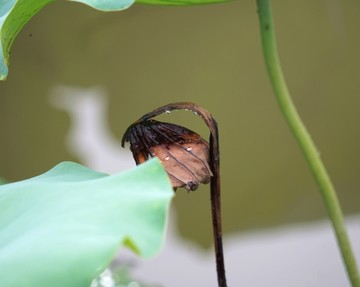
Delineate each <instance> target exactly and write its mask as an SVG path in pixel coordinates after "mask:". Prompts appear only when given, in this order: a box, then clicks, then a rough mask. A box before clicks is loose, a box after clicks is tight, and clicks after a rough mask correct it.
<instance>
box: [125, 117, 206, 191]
mask: <svg viewBox="0 0 360 287" xmlns="http://www.w3.org/2000/svg"><path fill="white" fill-rule="evenodd" d="M125 141H126V142H127V141H128V142H130V149H131V151H132V152H133V156H134V159H135V161H136V163H137V164H140V163H142V162H144V161H146V160H147V159H149V157H154V156H156V157H158V158H159V159H160V161H161V162H162V164H163V165H164V167H165V170H166V171H167V173H168V174H169V177H170V180H171V183H172V185H173V187H174V188H175V189H176V188H177V187H185V188H186V189H187V190H189V191H190V190H196V189H197V188H198V186H199V184H200V183H205V184H206V183H209V181H210V177H211V176H212V173H211V170H210V167H209V164H208V161H209V144H208V143H207V142H206V141H205V140H204V139H203V138H202V137H201V136H200V135H198V134H197V133H195V132H193V131H191V130H189V129H187V128H185V127H182V126H179V125H176V124H170V123H163V122H158V121H155V120H147V121H140V122H137V123H135V124H133V125H132V126H130V127H129V129H128V130H127V131H126V133H125V135H124V137H123V143H124V142H125Z"/></svg>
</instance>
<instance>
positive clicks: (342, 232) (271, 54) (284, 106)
mask: <svg viewBox="0 0 360 287" xmlns="http://www.w3.org/2000/svg"><path fill="white" fill-rule="evenodd" d="M257 7H258V14H259V20H260V33H261V40H262V48H263V53H264V57H265V62H266V67H267V71H268V74H269V77H270V80H271V84H272V87H273V89H274V93H275V96H276V100H277V102H278V104H279V106H280V109H281V112H282V113H283V116H284V117H285V120H286V122H287V123H288V125H289V127H290V129H291V131H292V133H293V134H294V136H295V139H296V140H297V142H298V144H299V145H300V148H301V150H302V152H303V154H304V156H305V159H306V161H307V163H308V165H309V167H310V170H311V172H312V173H313V175H314V177H315V180H316V182H317V184H318V186H319V188H320V191H321V195H322V198H323V200H324V203H325V206H326V209H327V212H328V216H329V218H330V220H331V222H332V225H333V228H334V231H335V234H336V238H337V242H338V245H339V248H340V250H341V254H342V258H343V261H344V264H345V267H346V270H347V273H348V276H349V279H350V281H351V283H352V286H353V287H360V276H359V271H358V268H357V265H356V260H355V257H354V255H353V252H352V248H351V244H350V241H349V238H348V235H347V232H346V228H345V224H344V218H343V214H342V211H341V207H340V204H339V200H338V198H337V195H336V192H335V189H334V187H333V185H332V183H331V180H330V177H329V175H328V174H327V172H326V169H325V167H324V164H323V163H322V161H321V158H320V156H319V153H318V151H317V149H316V147H315V144H314V143H313V141H312V139H311V137H310V135H309V133H308V132H307V130H306V127H305V125H304V124H303V122H302V120H301V118H300V116H299V114H298V112H297V111H296V108H295V106H294V103H293V101H292V99H291V97H290V93H289V91H288V88H287V86H286V82H285V79H284V75H283V73H282V69H281V66H280V61H279V57H278V52H277V47H276V40H275V32H274V24H273V20H272V12H271V4H270V0H257Z"/></svg>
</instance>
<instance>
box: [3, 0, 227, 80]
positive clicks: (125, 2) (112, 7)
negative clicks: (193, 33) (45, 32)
mask: <svg viewBox="0 0 360 287" xmlns="http://www.w3.org/2000/svg"><path fill="white" fill-rule="evenodd" d="M53 1H55V0H0V80H5V79H6V77H7V75H8V66H9V58H10V48H11V46H12V43H13V42H14V40H15V37H16V36H17V34H18V33H19V32H20V30H21V29H22V28H23V27H24V25H25V24H26V23H27V22H28V21H29V20H30V19H31V18H32V17H33V16H34V15H35V14H36V13H37V12H39V11H40V10H41V9H42V8H43V7H44V6H46V5H47V4H49V3H51V2H53ZM70 1H74V2H80V3H83V4H86V5H89V6H91V7H93V8H95V9H98V10H102V11H119V10H124V9H126V8H129V7H130V6H131V5H132V4H133V3H134V2H135V0H70ZM229 1H232V0H136V2H137V3H142V4H152V5H199V4H212V3H222V2H229ZM64 16H66V15H64Z"/></svg>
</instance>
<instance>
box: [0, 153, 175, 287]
mask: <svg viewBox="0 0 360 287" xmlns="http://www.w3.org/2000/svg"><path fill="white" fill-rule="evenodd" d="M173 194H174V192H173V190H172V187H171V185H170V181H169V179H168V176H167V174H166V172H165V171H164V169H163V167H162V165H161V163H160V162H159V161H158V160H157V159H153V160H151V161H148V162H146V163H144V164H142V165H139V166H138V167H136V168H134V169H132V170H129V171H127V172H124V173H121V174H116V175H107V174H104V173H99V172H96V171H93V170H90V169H88V168H85V167H83V166H81V165H79V164H76V163H72V162H64V163H60V164H59V165H57V166H55V167H54V168H53V169H51V170H50V171H48V172H46V173H44V174H42V175H40V176H37V177H34V178H31V179H28V180H24V181H20V182H16V183H10V184H4V185H1V186H0V266H1V268H0V278H1V279H0V285H1V286H11V287H20V286H21V287H30V286H31V287H35V286H36V287H39V286H47V287H60V286H61V287H64V286H66V287H75V286H76V287H80V286H81V287H89V286H90V283H91V281H92V279H94V278H95V277H97V276H98V275H99V274H100V273H101V272H102V271H103V270H105V268H106V267H107V266H108V265H109V263H110V262H111V261H112V259H113V258H114V256H115V255H116V253H117V251H118V249H119V248H120V246H122V245H125V246H127V247H129V248H131V249H132V250H134V251H135V252H136V253H137V254H139V255H140V256H143V257H150V256H153V255H154V254H156V253H157V252H158V251H159V250H160V248H161V245H162V243H163V239H164V229H165V225H166V218H167V211H168V208H169V203H170V200H171V198H172V196H173Z"/></svg>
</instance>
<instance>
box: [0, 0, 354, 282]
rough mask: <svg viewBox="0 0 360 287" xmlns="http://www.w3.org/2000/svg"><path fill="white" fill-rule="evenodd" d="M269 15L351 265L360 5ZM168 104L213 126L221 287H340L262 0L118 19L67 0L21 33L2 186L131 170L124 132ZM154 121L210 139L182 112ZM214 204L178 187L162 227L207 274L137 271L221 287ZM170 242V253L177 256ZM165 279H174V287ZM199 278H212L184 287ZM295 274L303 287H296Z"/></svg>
mask: <svg viewBox="0 0 360 287" xmlns="http://www.w3.org/2000/svg"><path fill="white" fill-rule="evenodd" d="M273 10H274V16H275V24H276V28H277V36H278V42H279V43H278V44H279V50H280V53H281V60H282V64H283V68H284V72H285V74H286V78H287V81H288V84H289V88H290V91H291V93H292V96H293V97H294V100H295V103H296V105H297V107H298V109H299V112H300V114H301V116H302V117H303V120H304V122H305V123H306V125H307V127H308V128H309V130H310V133H311V135H312V137H313V139H314V141H315V142H316V144H317V146H318V149H319V152H320V153H321V156H322V158H323V160H324V162H325V164H326V166H327V168H328V171H329V173H330V175H331V177H332V180H333V182H334V185H335V187H336V189H337V191H338V195H339V198H340V201H341V204H342V206H343V210H344V212H345V214H346V215H347V216H348V218H349V220H350V222H351V230H352V231H351V232H352V233H351V234H352V240H353V242H354V248H355V249H356V250H357V254H358V256H359V257H360V255H359V254H360V250H359V245H360V244H359V242H360V231H359V230H360V219H359V214H360V192H359V190H360V153H359V151H358V149H359V146H360V128H359V126H360V113H359V107H360V97H359V96H358V95H359V93H360V68H359V67H360V57H359V54H358V51H359V50H360V38H359V36H358V31H359V26H360V18H359V17H358V15H359V12H360V3H358V2H354V1H349V0H346V1H345V0H343V1H340V0H328V1H316V2H314V1H308V0H306V1H301V2H295V1H286V2H284V1H273ZM176 101H192V102H196V103H197V104H200V105H202V106H204V107H205V108H207V109H208V110H209V111H211V112H212V113H213V115H214V116H215V118H216V119H217V121H218V123H219V128H220V145H221V168H222V171H221V173H222V188H223V199H222V203H223V229H224V234H225V236H226V238H225V241H228V242H229V243H228V244H227V245H228V246H231V247H226V248H228V254H227V256H228V258H229V261H230V263H229V264H228V266H229V267H228V273H229V274H228V276H229V283H231V282H233V283H235V282H236V283H237V282H242V283H244V282H248V281H246V280H247V279H246V276H248V277H249V279H251V280H255V281H252V282H254V283H255V282H257V281H256V280H258V279H259V278H260V277H258V276H259V273H260V274H265V275H264V276H265V277H266V278H268V279H269V280H270V279H271V278H273V280H274V281H267V282H274V284H275V283H276V282H277V283H278V284H280V285H279V286H318V285H319V283H320V285H323V286H346V285H344V284H347V283H346V282H347V281H346V277H345V274H344V270H342V266H341V261H340V258H339V257H338V256H339V254H338V252H337V250H336V244H335V241H334V238H333V235H332V233H331V230H330V228H329V225H328V222H327V221H326V212H325V209H324V207H323V203H322V201H321V198H320V194H319V192H318V190H317V187H316V185H315V183H314V180H313V178H312V176H311V174H310V172H309V171H308V169H307V166H306V164H305V162H304V159H303V158H302V155H301V152H300V150H299V148H298V147H297V145H296V143H295V141H294V139H293V137H292V135H291V134H290V131H289V129H288V128H287V126H286V125H285V123H284V121H283V119H282V117H281V115H280V112H279V110H278V107H277V105H276V102H275V99H274V96H273V94H272V91H271V87H270V84H269V81H268V78H267V75H266V72H265V68H264V64H263V59H262V54H261V48H260V39H259V32H258V22H257V14H256V6H255V1H233V2H231V3H227V4H219V5H209V6H196V7H177V8H174V7H154V6H146V5H135V6H133V7H132V8H130V9H128V10H126V11H123V12H117V13H102V12H99V11H96V10H93V9H90V8H88V7H86V6H83V5H81V4H78V3H72V2H65V1H56V2H55V3H53V4H51V5H49V6H47V7H46V8H45V9H44V10H43V11H41V12H40V13H39V14H38V15H37V16H36V17H35V18H34V19H32V20H31V21H30V23H29V24H28V25H27V26H26V27H25V28H24V29H23V30H22V31H21V33H20V35H19V36H18V38H17V39H16V41H15V43H14V46H13V49H12V55H11V66H10V74H9V78H8V79H7V80H6V81H5V82H2V83H0V134H1V142H0V159H1V160H0V163H1V164H0V177H2V178H4V179H6V180H8V181H14V180H20V179H23V178H27V177H31V176H35V175H37V174H39V173H42V172H44V171H46V170H48V169H49V168H51V167H52V166H54V165H55V164H57V163H58V162H60V161H64V160H73V161H77V162H81V163H83V164H85V165H87V166H89V167H92V168H94V169H97V170H99V171H106V172H110V173H115V172H119V171H121V170H125V169H129V168H131V167H133V166H134V163H133V160H132V158H131V155H130V154H129V152H128V151H124V150H122V149H121V148H120V145H119V141H120V138H121V136H122V134H123V132H124V131H125V129H126V128H127V126H128V125H129V124H130V123H132V122H133V121H134V120H135V119H137V118H138V117H139V116H141V115H142V114H144V113H146V112H148V111H150V110H152V109H154V108H156V107H158V106H160V105H164V104H167V103H170V102H176ZM161 119H162V120H166V121H175V122H177V123H179V124H182V125H185V126H187V127H189V128H191V129H193V130H196V131H198V132H200V133H201V134H203V135H204V136H207V131H206V128H205V126H204V125H203V123H202V122H201V121H200V120H199V119H198V118H197V117H195V116H194V115H193V114H191V113H186V112H176V113H175V112H174V113H172V114H171V115H166V116H163V117H161ZM209 204H210V201H209V193H208V186H203V187H201V188H200V190H198V191H196V192H194V193H191V194H188V193H187V192H185V191H181V190H180V191H179V192H177V196H176V198H175V200H174V202H173V206H172V211H173V216H172V218H173V219H172V221H171V222H170V225H171V230H173V231H171V232H174V233H175V234H176V238H177V239H179V240H180V238H183V239H184V240H185V241H184V242H183V244H184V246H183V247H179V248H180V249H179V252H177V253H178V254H180V253H183V252H185V250H188V251H189V253H186V254H188V256H190V257H189V258H192V257H191V255H194V253H196V252H200V253H201V252H205V253H201V254H203V255H199V256H204V257H206V258H207V259H206V260H208V261H206V260H205V259H204V261H201V260H195V259H194V260H190V262H193V266H197V267H198V268H200V266H201V268H203V271H200V270H199V269H196V268H195V267H193V269H191V268H190V267H191V265H190V263H189V262H187V261H181V258H180V257H178V258H176V257H175V258H173V257H170V258H171V259H169V257H168V258H167V259H166V257H164V262H169V260H170V261H171V262H175V263H178V264H174V265H167V263H166V264H163V265H161V264H160V263H158V265H157V264H156V263H155V262H154V263H151V261H150V266H148V268H145V267H144V268H143V269H142V271H141V272H139V274H140V276H141V274H145V273H146V270H150V269H149V268H150V267H152V268H153V269H151V270H152V276H153V278H154V281H156V278H159V280H160V281H161V280H162V279H161V278H163V280H164V281H162V282H163V283H164V284H166V285H165V286H169V287H170V286H215V281H214V280H212V278H215V272H214V267H213V266H212V265H213V261H212V260H213V257H212V256H213V255H212V253H207V252H211V249H209V248H210V247H211V246H212V237H211V235H212V231H211V220H210V207H209ZM304 226H305V227H304ZM279 230H280V232H279ZM320 231H323V232H322V233H321V232H320ZM318 232H320V233H318ZM301 234H303V237H301ZM277 235H279V236H278V237H277ZM282 235H284V236H282ZM169 236H170V235H169ZM307 236H309V237H307ZM311 236H313V237H311ZM233 238H236V239H233ZM274 238H277V239H278V241H276V240H275V241H272V239H274ZM299 238H300V239H301V240H300V239H299ZM309 238H311V239H309ZM316 238H317V239H316ZM319 238H322V239H323V240H325V241H321V240H320V239H319ZM177 239H176V240H177ZM247 239H249V240H248V241H246V240H247ZM243 240H245V241H246V242H247V243H245V245H244V244H243V245H241V242H243ZM294 240H295V241H294ZM296 240H300V242H301V244H300V243H299V244H300V245H296V244H297V243H296V242H298V241H296ZM317 240H320V241H317ZM171 242H173V241H171V240H169V243H168V244H169V247H168V248H169V250H178V249H176V248H177V247H176V246H177V245H176V244H179V245H180V246H181V243H179V242H177V241H176V243H174V244H175V245H174V244H172V243H171ZM186 242H191V243H190V244H191V248H190V247H186V246H188V245H187V243H186ZM272 242H274V244H275V245H272ZM316 242H319V243H316ZM325 242H327V243H325ZM171 244H172V245H171ZM237 244H239V245H237ZM246 244H250V245H246ZM292 244H295V245H292ZM236 246H237V247H236ZM246 246H248V248H247V247H246ZM251 246H253V247H251ZM286 246H290V247H289V249H286ZM265 247H266V248H268V249H266V250H268V251H266V250H265V249H264V250H263V249H262V248H265ZM280 247H281V248H280ZM166 248H167V247H166ZM181 248H183V249H181ZM232 248H235V249H232ZM236 248H237V249H236ZM241 248H242V249H241ZM285 249H286V250H287V251H286V250H285ZM165 250H168V249H165ZM195 250H197V251H195ZM206 250H207V251H206ZM229 250H230V251H229ZM234 250H242V251H234ZM249 250H252V252H249V256H246V253H247V251H249ZM271 250H272V251H271ZM289 250H298V251H299V252H298V253H296V254H297V255H295V253H294V254H293V253H291V252H290V251H289ZM306 250H307V251H306ZM316 250H317V251H318V253H316ZM256 251H257V252H256ZM267 252H270V253H271V256H270V254H269V253H267ZM164 254H166V252H165V251H164ZM204 254H207V255H204ZM209 254H211V255H209ZM266 254H268V256H265V255H266ZM160 256H164V255H160ZM172 256H174V255H172ZM194 256H195V255H194ZM264 256H265V257H264ZM297 256H298V257H297ZM327 256H330V257H327ZM159 258H161V257H159ZM266 258H267V259H266ZM277 259H278V263H279V265H278V264H275V263H274V260H275V261H277ZM249 260H250V261H249ZM251 260H252V261H251ZM205 261H206V262H210V263H205ZM289 262H293V263H292V264H290V263H289ZM309 262H310V263H311V262H312V264H314V265H311V264H310V265H309ZM265 263H266V264H265ZM300 263H301V264H300ZM315 263H316V264H315ZM145 264H146V263H145ZM207 264H210V265H211V266H210V267H209V266H208V265H207ZM237 264H244V266H245V267H246V268H249V269H246V268H245V267H244V268H245V269H244V268H243V267H241V266H242V265H237ZM297 264H298V265H297ZM269 265H271V266H272V267H273V268H270V269H268V268H269ZM156 266H161V268H160V267H159V268H156ZM238 266H239V269H237V267H238ZM309 266H311V267H312V268H308V267H309ZM327 266H328V267H327ZM166 267H168V268H167V269H166ZM250 267H252V268H250ZM286 267H288V269H286ZM290 267H291V268H290ZM242 268H243V269H242ZM160 269H161V270H160ZM170 269H171V270H172V271H171V272H170ZM195 269H196V270H197V271H196V270H195ZM259 269H260V270H262V272H261V271H259ZM186 270H187V271H186ZM192 270H193V271H192ZM251 270H253V271H252V272H253V273H251ZM290 270H291V271H290ZM300 270H302V271H301V272H302V273H301V272H300ZM310 270H312V271H313V272H312V273H311V271H310ZM156 272H158V273H156ZM172 272H173V273H172ZM184 272H188V273H186V274H190V275H191V274H192V275H193V277H192V276H190V275H186V276H184V275H181V274H185V273H184ZM258 272H259V273H258ZM285 272H287V274H288V276H287V277H286V276H284V274H285ZM291 272H292V273H291ZM164 274H173V277H172V280H173V282H172V284H169V280H168V281H166V280H165V277H166V276H165V277H164ZM197 274H198V275H197ZM178 276H179V278H188V279H183V280H189V281H181V280H179V279H177V278H178ZM182 276H183V277H182ZM189 276H190V277H189ZM146 278H147V279H148V277H146ZM146 278H145V279H146ZM194 278H207V279H208V280H209V281H199V282H197V283H196V284H195V283H194V285H191V283H189V282H195V281H194V280H196V279H194ZM286 278H289V280H290V281H286V280H287V279H286ZM300 278H302V279H304V278H305V279H304V280H308V281H301V280H300ZM334 278H335V279H334ZM330 279H331V280H330ZM336 279H337V280H336ZM242 280H244V281H242ZM251 280H250V281H251ZM259 280H260V279H259ZM292 280H294V281H296V280H298V282H299V284H302V285H295V284H292V285H289V283H287V282H291V281H292ZM299 280H300V281H299ZM250 281H249V282H250ZM185 282H187V283H185ZM209 282H213V283H209ZM344 282H345V283H344ZM176 284H178V285H176ZM209 284H213V285H209ZM239 284H240V283H239ZM249 284H250V283H246V284H245V285H247V286H248V285H249ZM265 284H266V281H265V282H262V283H261V282H259V283H258V284H257V285H256V284H255V285H254V286H262V285H265ZM332 284H333V285H332ZM267 285H269V284H267ZM270 285H271V284H270ZM232 286H238V284H233V285H232Z"/></svg>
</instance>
